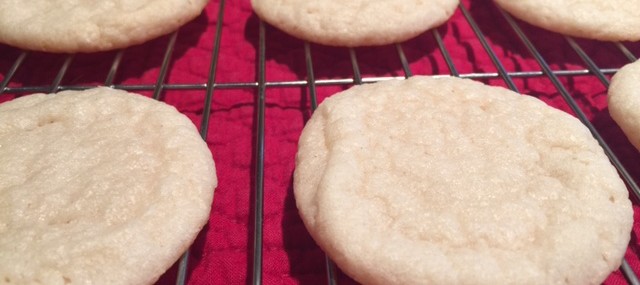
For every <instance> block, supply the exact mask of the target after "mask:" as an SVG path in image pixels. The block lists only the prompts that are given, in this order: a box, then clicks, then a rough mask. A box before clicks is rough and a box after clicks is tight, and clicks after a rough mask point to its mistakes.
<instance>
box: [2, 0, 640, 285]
mask: <svg viewBox="0 0 640 285" xmlns="http://www.w3.org/2000/svg"><path fill="white" fill-rule="evenodd" d="M211 5H217V11H218V12H217V15H216V20H217V23H219V24H218V25H216V28H215V31H214V32H215V35H214V37H213V39H214V42H213V48H212V50H211V53H210V62H209V70H208V73H207V76H206V78H207V80H206V82H194V83H170V82H167V74H168V72H169V71H170V70H171V63H172V60H173V52H174V47H175V45H176V41H177V39H178V33H179V32H175V33H173V34H172V35H170V36H169V37H168V38H167V44H166V48H165V49H164V57H163V59H162V63H161V65H160V71H159V75H158V76H157V78H156V80H155V82H154V83H153V84H139V85H132V84H114V82H115V78H116V75H117V73H118V71H119V70H120V66H121V63H122V61H123V54H124V53H125V52H126V50H121V51H118V52H117V53H115V55H114V57H113V60H112V61H111V64H110V68H109V71H108V73H107V75H106V77H105V79H104V81H103V84H104V85H106V86H112V87H114V88H119V89H124V90H130V91H148V92H153V98H155V99H161V98H162V94H163V92H166V91H167V90H200V91H203V92H204V94H205V96H204V103H203V104H204V105H203V111H202V112H203V115H202V121H201V124H200V133H201V135H202V137H203V138H204V139H206V135H207V133H208V131H209V125H210V122H209V118H210V116H209V115H210V114H211V108H212V102H213V101H212V100H213V97H214V95H215V94H216V92H217V91H218V90H228V89H246V90H253V92H255V110H256V112H255V118H254V122H255V124H254V126H255V129H254V137H255V138H254V144H253V148H254V149H253V153H254V158H253V168H254V169H253V171H252V173H253V177H252V180H253V181H252V182H253V183H252V185H253V186H252V188H253V189H251V191H252V192H253V201H252V207H253V224H252V226H253V231H252V232H253V236H252V237H250V238H251V240H252V264H251V265H250V267H251V274H252V275H251V277H250V278H249V277H248V279H250V280H252V281H251V283H252V284H256V285H257V284H262V283H263V275H262V272H263V224H264V216H263V215H264V195H265V186H264V180H265V153H266V152H267V151H268V150H267V148H266V147H265V137H266V135H265V124H266V120H265V113H266V112H267V111H268V107H267V104H266V99H267V93H268V90H270V89H272V88H288V87H296V88H303V89H306V91H307V94H308V97H309V98H308V99H309V102H310V105H311V106H310V107H311V109H312V110H313V109H315V108H316V107H317V105H318V102H319V100H320V99H319V98H318V97H319V96H318V91H317V90H318V88H321V87H323V86H349V85H354V84H364V83H371V82H376V81H380V80H388V79H391V78H408V77H411V76H414V75H415V74H418V72H416V71H415V70H413V69H412V68H411V65H410V62H409V60H408V59H407V56H406V53H405V48H404V44H396V45H394V49H395V53H396V54H395V55H389V56H390V57H397V59H398V61H399V62H400V66H401V70H402V73H403V75H402V76H396V77H394V76H391V77H390V76H383V77H378V76H366V75H363V73H362V72H361V69H360V65H361V62H360V61H359V60H358V51H357V49H348V50H347V52H348V56H349V61H350V64H351V68H352V76H350V77H343V78H329V79H316V74H315V72H316V69H314V60H313V52H312V50H313V47H314V45H313V44H310V43H308V42H304V43H303V51H304V53H303V54H304V58H302V59H300V60H301V61H303V62H304V64H305V70H306V75H305V78H303V79H297V80H284V81H268V80H267V76H266V74H267V72H268V70H267V64H266V63H267V44H268V42H269V39H268V36H267V30H269V29H271V27H270V26H268V25H267V24H265V23H263V22H262V21H258V25H257V26H256V28H257V29H258V32H257V35H258V37H257V39H254V40H255V41H256V42H257V45H256V49H257V56H256V62H255V66H256V72H257V74H256V79H255V80H246V81H240V82H219V81H217V72H218V69H219V68H218V67H219V62H220V61H219V58H220V57H219V56H220V50H221V43H222V41H223V38H222V34H223V26H224V25H223V24H220V23H223V22H224V18H225V15H226V13H225V9H226V5H225V1H224V0H220V1H219V2H217V3H216V4H214V3H213V2H212V3H211ZM493 8H495V9H498V10H499V8H497V7H493ZM499 11H500V15H501V16H502V17H503V18H504V20H505V21H506V22H507V23H508V26H507V27H505V28H504V29H505V30H508V31H509V32H511V33H513V34H514V35H515V36H516V37H517V38H514V39H513V40H514V41H516V40H517V41H519V42H521V44H522V45H524V46H525V47H526V49H527V51H528V52H529V55H530V56H531V57H533V58H534V59H535V61H536V62H537V64H538V66H539V69H538V70H534V71H522V70H509V69H508V68H506V67H505V65H504V63H503V59H501V56H499V55H498V54H497V52H496V50H495V49H494V46H493V45H492V44H491V43H489V41H488V40H487V38H486V36H485V35H484V34H483V30H482V27H481V26H480V25H478V24H477V22H476V19H475V18H474V17H473V15H472V13H470V11H469V9H468V8H467V6H465V2H464V1H463V3H462V4H460V5H459V7H458V12H459V13H460V14H461V15H462V17H463V18H464V20H465V21H466V23H467V24H468V25H469V26H470V28H471V29H472V31H473V33H474V34H475V36H476V40H477V41H478V42H479V43H480V44H481V46H482V47H483V49H484V51H485V52H486V55H487V56H488V57H489V58H490V60H491V62H492V64H493V67H495V69H496V70H497V71H496V72H480V73H462V72H460V71H459V69H458V67H457V66H456V64H455V60H454V57H453V56H452V55H451V51H450V50H449V49H448V48H447V46H446V43H445V41H444V40H443V37H442V35H441V32H440V30H439V29H433V30H431V31H429V32H427V33H425V34H423V35H421V37H431V38H432V39H433V40H434V41H435V42H436V44H437V50H435V51H434V53H438V54H439V55H440V56H442V57H443V58H444V61H445V62H446V66H447V67H448V73H440V74H430V75H434V76H456V77H464V78H472V79H478V80H483V79H500V80H502V81H503V82H504V84H505V85H506V86H507V87H508V88H510V89H512V90H514V91H519V90H518V85H517V84H516V83H515V82H514V79H516V78H546V79H548V80H550V81H551V83H552V84H553V86H554V88H555V89H556V91H557V92H558V93H559V94H560V96H561V97H562V98H563V100H564V101H565V102H566V104H567V105H568V106H569V108H570V109H571V110H572V111H573V112H574V114H575V115H576V116H577V117H578V118H579V119H580V120H581V121H582V123H584V124H585V125H586V126H587V128H588V129H589V130H590V131H591V133H592V134H593V136H594V138H596V139H597V140H598V142H599V143H600V144H601V145H602V147H603V148H604V150H605V152H606V154H607V155H608V157H609V159H610V160H611V162H612V163H613V164H614V166H615V167H616V168H617V169H618V171H619V173H620V175H621V176H622V178H623V179H624V181H625V182H626V183H627V185H628V187H629V189H630V192H631V193H633V194H632V195H635V197H636V198H638V199H640V188H639V187H638V185H637V184H636V182H635V180H634V177H633V176H632V175H631V174H630V173H629V171H628V170H627V169H626V168H625V167H624V165H623V164H622V163H621V162H620V159H619V158H618V157H617V156H616V154H615V153H614V151H612V149H611V147H610V146H609V143H608V142H607V141H606V140H605V139H604V138H603V136H602V135H601V134H600V133H599V131H598V130H597V129H596V127H595V126H594V125H593V124H592V123H591V122H590V121H589V119H588V117H587V116H586V115H585V112H584V111H583V110H582V109H581V107H580V105H579V104H578V103H577V102H576V100H575V99H574V98H573V97H572V95H571V93H570V92H569V91H568V90H567V88H566V87H565V86H564V84H563V83H562V81H561V80H560V78H563V77H576V76H592V77H595V78H597V80H599V81H600V82H601V83H602V85H603V86H604V87H605V88H606V87H608V84H609V80H608V79H607V75H611V74H613V73H615V72H616V71H617V70H618V68H619V67H616V68H600V67H598V66H597V65H596V63H595V62H594V60H593V59H592V58H591V57H590V56H589V55H588V54H587V53H586V52H585V51H584V50H583V48H582V47H581V45H580V44H579V43H578V42H577V41H576V40H574V39H572V38H571V37H565V40H566V42H567V43H568V44H569V45H570V46H571V48H572V49H573V50H574V51H575V53H576V54H577V55H578V56H579V57H580V58H581V59H582V61H583V62H584V64H585V66H586V67H587V68H585V69H579V70H563V69H559V70H553V69H552V67H551V65H550V64H549V63H548V62H547V60H546V59H545V57H543V56H542V55H541V53H540V52H539V50H538V48H537V46H536V44H534V43H533V41H532V40H531V39H530V37H529V36H528V35H527V34H526V32H525V31H524V29H523V28H522V24H521V23H520V22H518V21H516V20H514V19H513V18H512V17H511V16H509V15H508V14H506V13H505V12H503V11H502V10H499ZM485 32H486V31H485ZM614 45H615V47H616V49H617V50H618V51H619V52H620V53H621V54H622V55H623V56H624V57H625V58H626V59H627V60H628V62H632V61H635V60H636V59H637V58H636V55H634V53H633V52H631V51H630V50H629V49H628V48H627V45H628V44H623V43H614ZM29 55H30V53H29V52H27V51H21V52H19V53H18V55H17V56H16V57H15V59H13V61H12V64H11V66H10V67H9V68H8V69H7V70H0V74H2V75H3V76H4V77H3V79H2V81H1V82H0V96H2V94H26V93H34V92H56V91H60V90H67V89H86V88H90V87H92V86H90V85H63V84H62V82H63V80H64V78H65V75H66V74H67V70H68V68H69V66H70V65H71V64H72V63H73V61H74V55H61V57H64V60H63V63H62V64H61V66H60V68H59V69H58V70H57V72H56V75H55V76H54V78H53V79H52V80H51V83H50V84H48V85H44V86H28V85H25V86H11V82H12V79H13V78H14V75H15V74H16V73H17V72H18V71H19V70H20V68H21V66H22V65H23V63H24V61H25V60H26V59H27V58H28V57H29ZM0 56H1V55H0ZM325 259H326V260H325V263H326V279H327V282H328V284H338V277H337V276H338V272H337V270H336V268H335V266H334V265H333V263H332V262H331V261H330V260H329V259H328V258H325ZM188 260H189V252H186V253H185V254H184V256H183V257H182V258H181V260H180V263H179V268H178V274H177V279H176V284H185V283H186V280H187V275H188V274H187V273H188V268H189V266H188ZM636 270H637V268H636ZM621 271H622V272H623V273H624V275H625V277H626V279H627V281H628V283H629V284H640V282H639V281H638V278H637V277H636V275H635V274H634V270H633V268H631V266H629V264H628V263H627V262H626V261H625V262H623V264H622V267H621Z"/></svg>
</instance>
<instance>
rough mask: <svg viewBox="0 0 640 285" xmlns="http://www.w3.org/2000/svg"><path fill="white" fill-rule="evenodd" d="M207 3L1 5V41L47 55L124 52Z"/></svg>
mask: <svg viewBox="0 0 640 285" xmlns="http://www.w3.org/2000/svg"><path fill="white" fill-rule="evenodd" d="M207 2H208V0H28V3H27V2H25V0H2V1H0V42H2V43H6V44H9V45H12V46H16V47H19V48H24V49H29V50H37V51H46V52H65V53H72V52H96V51H105V50H113V49H117V48H124V47H128V46H131V45H136V44H140V43H143V42H145V41H148V40H150V39H153V38H156V37H159V36H162V35H165V34H168V33H170V32H172V31H174V30H176V29H178V27H180V26H182V25H183V24H185V23H187V22H188V21H191V20H192V19H194V18H195V17H196V16H198V15H200V13H201V12H202V9H203V8H204V6H205V5H206V4H207Z"/></svg>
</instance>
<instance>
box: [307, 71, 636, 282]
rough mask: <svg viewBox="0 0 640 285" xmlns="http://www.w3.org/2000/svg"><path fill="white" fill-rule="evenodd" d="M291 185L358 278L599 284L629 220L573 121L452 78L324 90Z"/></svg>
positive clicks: (614, 182) (598, 157)
mask: <svg viewBox="0 0 640 285" xmlns="http://www.w3.org/2000/svg"><path fill="white" fill-rule="evenodd" d="M294 194H295V199H296V203H297V206H298V209H299V212H300V215H301V217H302V219H303V221H304V223H305V225H306V227H307V228H308V230H309V232H310V233H311V235H312V236H313V238H314V239H315V240H316V242H317V243H318V244H319V245H320V246H321V247H322V248H323V249H324V250H325V251H326V252H327V254H328V255H329V256H330V257H331V258H332V259H333V260H334V261H335V262H336V264H337V265H338V266H339V267H340V268H341V269H342V270H343V271H345V272H346V273H347V274H349V275H350V276H352V277H353V278H354V279H356V280H357V281H359V282H361V283H363V284H518V285H522V284H582V285H583V284H600V282H601V281H603V280H604V279H605V278H606V277H607V276H608V274H609V273H610V272H611V271H613V270H615V269H616V268H617V267H618V266H619V265H620V263H621V259H622V257H623V254H624V252H625V250H626V247H627V243H628V242H629V239H630V231H631V227H632V223H633V212H632V208H631V202H630V201H629V199H628V192H627V189H626V188H625V185H624V183H623V182H622V181H621V179H620V178H619V176H618V174H617V172H616V170H615V169H614V168H613V166H612V165H611V163H610V162H609V161H608V159H607V157H606V156H605V154H604V153H603V150H602V148H601V147H600V146H599V145H598V143H597V142H596V141H595V140H594V139H593V137H592V136H591V135H590V133H589V131H588V130H587V129H586V127H584V126H583V125H582V124H581V123H580V122H579V121H578V120H577V119H576V118H574V117H571V116H570V115H568V114H566V113H564V112H561V111H559V110H556V109H553V108H551V107H549V106H547V105H545V104H544V103H542V102H541V101H540V100H538V99H536V98H533V97H530V96H525V95H518V94H516V93H514V92H511V91H509V90H506V89H504V88H499V87H489V86H486V85H483V84H481V83H478V82H474V81H471V80H467V79H458V78H440V79H434V78H428V77H413V78H411V79H408V80H406V81H396V80H394V81H387V82H381V83H376V84H371V85H363V86H357V87H353V88H351V89H349V90H347V91H344V92H341V93H339V94H336V95H333V96H331V97H329V98H328V99H326V100H325V101H324V102H322V104H321V105H320V106H319V108H318V109H317V110H316V111H315V112H314V113H313V116H312V117H311V119H310V120H309V121H308V123H307V125H306V126H305V127H304V130H303V132H302V135H301V138H300V141H299V150H298V154H297V160H296V169H295V173H294Z"/></svg>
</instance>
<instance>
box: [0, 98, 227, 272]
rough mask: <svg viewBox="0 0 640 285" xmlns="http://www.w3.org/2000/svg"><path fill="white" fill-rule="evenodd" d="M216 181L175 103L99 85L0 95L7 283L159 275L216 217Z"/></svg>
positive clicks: (1, 230) (0, 234) (2, 264)
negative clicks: (213, 214)
mask: <svg viewBox="0 0 640 285" xmlns="http://www.w3.org/2000/svg"><path fill="white" fill-rule="evenodd" d="M216 184H217V179H216V174H215V166H214V162H213V160H212V158H211V152H210V151H209V149H208V147H207V145H206V143H205V142H204V141H203V140H202V138H201V137H200V136H199V134H198V132H197V130H196V128H195V126H194V125H193V123H192V122H191V121H190V120H189V119H188V118H187V117H186V116H184V115H182V114H180V113H178V112H177V111H176V109H175V108H173V107H171V106H169V105H166V104H165V103H162V102H158V101H155V100H152V99H150V98H147V97H143V96H140V95H136V94H130V93H127V92H125V91H119V90H114V89H109V88H95V89H90V90H86V91H64V92H60V93H58V94H49V95H45V94H36V95H31V96H24V97H21V98H17V99H14V100H12V101H9V102H6V103H3V104H2V105H0V252H2V254H0V283H2V284H151V283H153V282H154V281H155V280H157V279H158V277H159V276H160V275H161V274H162V273H164V272H165V271H166V269H168V268H169V267H170V266H171V265H172V264H173V263H174V262H175V261H176V260H177V259H178V258H179V257H180V255H181V254H182V253H183V252H184V251H185V250H186V249H187V248H188V246H189V245H190V244H191V243H192V242H193V240H194V239H195V237H196V235H197V234H198V233H199V232H200V230H201V229H202V227H203V225H204V224H205V223H206V222H207V221H208V217H209V212H210V209H211V202H212V199H213V192H214V188H215V187H216Z"/></svg>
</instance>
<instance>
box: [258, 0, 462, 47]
mask: <svg viewBox="0 0 640 285" xmlns="http://www.w3.org/2000/svg"><path fill="white" fill-rule="evenodd" d="M458 2H459V1H458V0H382V1H366V0H352V1H343V0H318V1H308V0H251V4H252V6H253V10H254V11H255V13H256V14H257V15H258V16H259V17H260V18H262V19H263V20H264V21H266V22H268V23H270V24H272V25H273V26H275V27H277V28H279V29H281V30H283V31H285V32H287V33H289V34H291V35H293V36H295V37H298V38H301V39H303V40H307V41H310V42H315V43H320V44H324V45H330V46H348V47H355V46H373V45H385V44H391V43H396V42H401V41H405V40H408V39H411V38H413V37H415V36H417V35H419V34H421V33H423V32H425V31H426V30H428V29H430V28H433V27H436V26H438V25H440V24H442V23H444V22H445V21H446V20H447V19H449V17H451V15H453V12H454V11H455V9H456V7H457V5H458Z"/></svg>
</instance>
